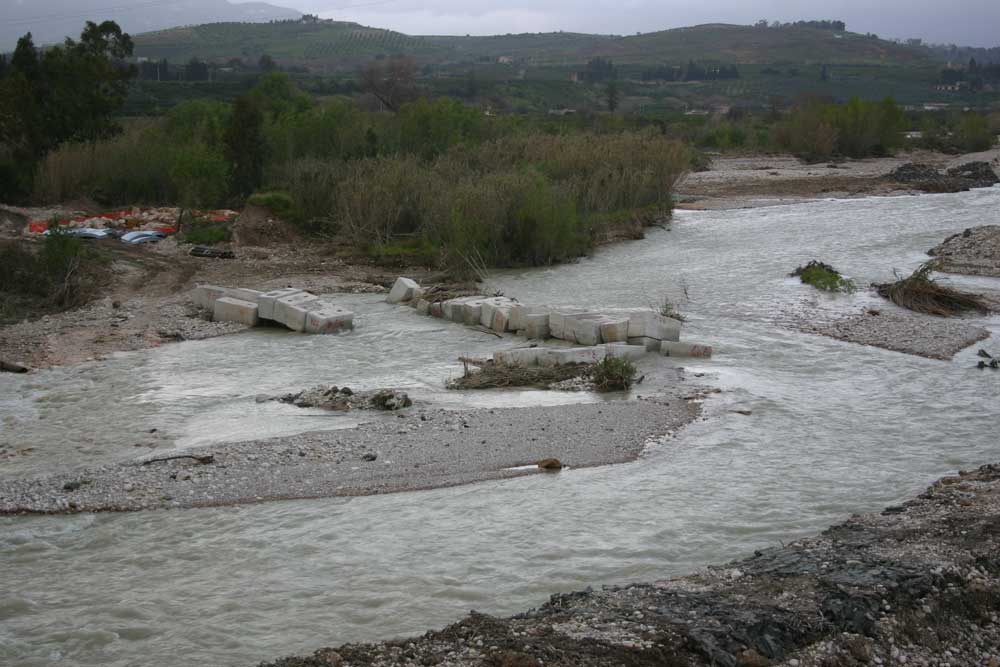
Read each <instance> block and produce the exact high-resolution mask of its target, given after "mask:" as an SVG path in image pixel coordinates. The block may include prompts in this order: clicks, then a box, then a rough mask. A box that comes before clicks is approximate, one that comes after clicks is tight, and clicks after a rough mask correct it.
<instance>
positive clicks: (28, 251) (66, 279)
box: [0, 231, 107, 321]
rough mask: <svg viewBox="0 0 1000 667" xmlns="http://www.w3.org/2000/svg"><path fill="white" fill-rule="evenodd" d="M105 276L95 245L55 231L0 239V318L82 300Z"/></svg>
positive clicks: (90, 295) (89, 296)
mask: <svg viewBox="0 0 1000 667" xmlns="http://www.w3.org/2000/svg"><path fill="white" fill-rule="evenodd" d="M106 277H107V262H106V261H105V260H104V259H103V258H102V257H101V255H100V254H99V253H98V252H97V251H95V250H93V249H91V248H87V247H85V246H84V244H83V242H82V241H81V240H80V239H77V238H73V237H70V236H67V235H65V234H61V233H58V232H57V231H53V232H52V233H50V234H49V235H48V236H46V237H45V239H44V240H43V241H41V242H38V241H35V240H28V239H17V240H12V241H6V242H0V321H4V320H10V321H13V320H16V319H19V318H21V317H24V316H26V315H33V314H35V315H37V314H41V313H44V312H50V311H59V310H65V309H68V308H75V307H77V306H81V305H84V304H85V303H87V302H88V301H90V300H91V299H92V298H93V297H94V295H95V294H96V292H97V290H98V288H99V287H100V285H101V284H102V283H103V282H104V281H105V279H106Z"/></svg>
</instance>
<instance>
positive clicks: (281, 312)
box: [273, 292, 323, 331]
mask: <svg viewBox="0 0 1000 667" xmlns="http://www.w3.org/2000/svg"><path fill="white" fill-rule="evenodd" d="M321 303H323V302H322V301H320V298H319V297H318V296H316V295H315V294H310V293H309V292H299V293H298V294H291V295H289V296H284V297H281V298H280V299H278V300H277V301H275V302H274V313H273V314H274V318H273V319H274V321H275V322H280V323H281V324H284V325H285V326H286V327H288V328H289V329H291V330H292V331H302V330H303V329H304V328H305V326H306V313H308V312H309V311H310V310H311V309H313V308H317V307H318V306H319V305H320V304H321Z"/></svg>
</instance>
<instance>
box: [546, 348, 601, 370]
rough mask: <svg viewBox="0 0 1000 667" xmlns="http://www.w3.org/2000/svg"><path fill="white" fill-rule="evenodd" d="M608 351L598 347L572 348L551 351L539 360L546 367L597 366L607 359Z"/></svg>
mask: <svg viewBox="0 0 1000 667" xmlns="http://www.w3.org/2000/svg"><path fill="white" fill-rule="evenodd" d="M607 354H608V351H607V349H606V348H605V347H604V346H603V345H600V346H597V347H570V348H565V349H562V350H560V349H550V350H548V351H547V352H546V354H545V355H544V356H542V357H540V358H539V363H541V364H542V365H545V366H565V365H566V364H596V363H597V362H599V361H601V360H602V359H604V357H606V356H607Z"/></svg>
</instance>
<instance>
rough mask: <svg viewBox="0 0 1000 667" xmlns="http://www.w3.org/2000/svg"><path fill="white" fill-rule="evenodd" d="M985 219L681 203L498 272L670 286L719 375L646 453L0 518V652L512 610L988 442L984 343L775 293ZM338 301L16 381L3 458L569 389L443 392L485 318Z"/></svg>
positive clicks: (937, 202) (255, 657)
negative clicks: (128, 510) (374, 401)
mask: <svg viewBox="0 0 1000 667" xmlns="http://www.w3.org/2000/svg"><path fill="white" fill-rule="evenodd" d="M998 223H1000V188H994V189H991V190H979V191H974V192H971V193H963V194H957V195H934V196H929V195H928V196H921V197H911V198H892V199H865V200H854V201H829V202H817V203H811V204H803V205H797V206H787V207H776V208H766V209H756V210H743V211H721V212H679V213H678V214H677V218H676V222H675V224H674V227H673V230H672V231H656V232H653V233H651V234H649V236H648V238H647V239H645V240H643V241H637V242H633V243H627V244H622V245H617V246H614V247H611V248H607V249H604V250H602V251H600V252H598V253H597V254H596V255H595V256H594V257H593V258H590V259H587V260H584V261H581V262H579V263H577V264H574V265H570V266H562V267H557V268H553V269H549V270H533V271H520V272H505V273H502V274H499V275H497V276H495V277H494V280H493V283H495V285H496V286H497V287H500V288H502V289H503V290H504V291H505V293H506V294H508V295H514V296H517V297H519V298H520V299H521V300H523V301H526V302H535V303H548V304H552V305H556V304H559V305H577V306H585V307H589V308H596V309H603V310H607V311H611V310H615V309H620V308H622V309H623V308H630V307H636V306H647V305H650V304H651V303H655V302H657V301H659V300H660V299H661V297H662V296H663V294H664V293H667V292H672V293H676V292H677V291H678V289H679V286H680V285H681V284H682V283H683V284H684V285H686V286H687V288H688V292H689V295H690V299H691V301H690V303H689V304H688V305H687V306H685V308H684V310H685V312H686V314H687V315H688V316H689V322H688V325H687V327H686V329H685V336H686V337H687V338H690V339H694V340H698V341H704V342H708V343H711V344H713V345H714V346H715V347H716V349H717V355H716V358H715V359H713V360H710V361H698V362H696V363H690V364H688V370H689V371H691V372H693V373H700V372H704V373H706V374H707V376H706V377H705V378H704V381H707V382H710V383H712V384H714V385H716V386H718V387H719V388H721V389H722V390H723V393H722V394H720V395H718V396H717V397H714V398H712V399H710V400H709V402H708V403H707V414H708V416H709V419H707V420H705V421H701V422H698V423H696V424H694V425H692V426H691V427H689V428H688V429H687V430H686V431H685V432H684V433H683V434H682V435H681V436H680V437H679V438H676V439H673V440H670V441H669V442H668V443H664V444H663V445H661V446H658V447H655V448H653V449H652V450H651V451H649V452H648V453H647V454H646V455H645V456H644V457H643V458H642V459H641V460H640V461H639V462H637V463H634V464H629V465H622V466H614V467H607V468H600V469H588V470H577V471H570V472H568V473H564V474H562V475H557V476H532V477H528V478H521V479H516V480H507V481H500V482H489V483H484V484H478V485H473V486H466V487H460V488H453V489H441V490H435V491H426V492H420V493H412V494H401V495H391V496H381V497H370V498H354V499H330V500H318V501H302V502H298V501H296V502H281V503H269V504H262V505H256V506H247V507H238V508H223V509H208V510H188V511H162V512H148V513H140V514H125V515H99V516H90V515H80V516H71V517H31V518H5V519H0V573H2V574H0V664H4V665H7V664H11V665H25V666H33V665H53V664H56V665H108V666H125V665H136V664H142V665H156V666H160V667H173V666H177V667H180V666H182V665H190V664H211V665H251V664H255V663H256V662H257V661H259V660H262V659H265V658H274V657H278V656H280V655H283V654H288V653H293V652H295V653H302V652H305V651H308V650H311V649H314V648H317V647H319V646H324V645H331V644H338V643H342V642H346V641H366V640H377V639H383V638H389V637H394V636H399V635H403V634H409V633H419V632H422V631H423V630H425V629H427V628H429V627H434V626H442V625H445V624H447V623H448V622H451V621H453V620H456V619H457V618H458V617H459V616H461V615H462V614H463V613H464V612H466V611H467V610H469V609H477V610H480V611H483V612H487V613H494V614H506V613H512V612H516V611H520V610H524V609H526V608H528V607H531V606H536V605H537V604H539V603H541V602H542V601H544V599H545V598H546V596H547V595H548V594H550V593H553V592H556V591H567V590H573V589H578V588H582V587H584V586H587V585H600V584H602V583H612V582H614V583H621V582H626V581H638V580H651V579H655V578H661V577H665V576H669V575H675V574H681V573H684V572H687V571H691V570H694V569H696V568H698V567H700V566H702V565H704V564H707V563H720V562H724V561H726V560H729V559H732V558H736V557H739V556H742V555H745V554H747V553H749V552H752V551H753V550H754V549H757V548H761V547H765V546H770V545H774V544H777V543H778V541H779V540H781V541H787V540H789V539H792V538H794V537H798V536H802V535H805V534H808V533H812V532H816V531H818V530H820V529H822V528H824V527H825V526H827V525H829V524H831V523H833V522H836V521H838V520H842V519H843V518H845V517H846V516H848V515H849V514H851V513H854V512H860V511H870V510H874V509H877V508H880V507H882V506H884V505H886V504H890V503H893V502H896V501H898V500H900V499H902V498H904V497H906V496H908V495H911V494H913V493H914V492H916V491H918V490H920V489H921V488H922V487H924V486H925V485H926V484H927V483H929V482H930V481H931V480H933V479H934V478H936V477H938V476H940V475H942V474H944V473H947V472H949V471H953V470H955V469H957V468H962V467H973V466H976V465H979V464H981V463H986V462H989V461H996V460H998V459H1000V444H998V442H997V439H996V434H995V412H994V411H995V406H996V400H997V397H998V396H1000V373H997V372H990V371H980V370H977V369H975V368H974V366H975V361H976V358H975V356H974V354H975V348H970V349H968V350H965V351H963V352H962V353H960V354H959V355H958V356H957V357H956V358H955V359H954V360H953V361H952V362H941V361H932V360H927V359H922V358H918V357H913V356H908V355H903V354H899V353H894V352H888V351H885V350H879V349H874V348H867V347H862V346H858V345H852V344H849V343H843V342H838V341H835V340H831V339H827V338H822V337H817V336H809V335H805V334H802V333H798V332H796V331H794V330H792V329H791V328H789V327H788V326H787V322H788V319H789V313H790V312H794V311H797V310H801V309H802V308H808V307H811V306H814V305H816V306H820V307H823V308H825V309H832V310H838V309H857V308H858V307H859V305H862V304H866V303H868V302H871V303H876V299H875V298H874V297H871V296H867V295H864V294H859V295H857V296H854V297H833V296H828V295H823V294H819V293H816V292H814V291H813V290H812V289H811V288H807V287H804V286H802V285H800V284H798V283H797V282H796V281H794V280H791V279H788V278H787V277H786V275H787V273H788V272H789V271H790V270H791V269H793V268H794V267H795V266H797V265H799V264H802V263H805V262H806V261H808V260H810V259H813V258H817V259H821V260H823V261H826V262H828V263H831V264H833V265H835V266H837V267H838V268H840V269H841V271H843V272H844V273H846V274H848V275H850V276H852V277H854V278H855V279H856V280H857V282H858V284H859V285H864V284H867V283H869V282H871V281H873V280H885V279H887V278H889V277H891V271H892V269H893V268H897V269H900V270H903V271H907V270H911V269H912V268H914V267H915V266H916V265H917V264H919V263H920V262H921V261H922V260H923V259H925V256H924V254H923V253H924V251H925V250H926V249H927V248H930V247H932V246H933V245H935V244H936V243H938V242H939V241H940V240H941V239H943V238H944V237H945V236H946V235H948V234H951V233H954V232H958V231H961V230H962V229H964V228H966V227H969V226H973V225H979V224H998ZM956 281H957V282H959V283H973V284H976V285H979V286H985V287H992V288H1000V281H994V280H988V279H956ZM352 298H353V299H354V300H355V301H354V305H355V306H356V308H357V309H358V312H359V313H363V316H362V317H361V318H360V319H359V322H358V323H359V328H358V331H357V332H356V333H354V334H350V335H348V336H343V337H332V338H329V337H327V338H321V337H301V336H299V337H296V336H289V335H287V334H286V335H282V334H278V333H276V332H253V333H251V334H247V335H243V336H240V337H238V338H233V337H229V338H222V339H218V340H213V341H205V342H200V343H185V344H181V345H175V346H169V347H165V348H163V349H160V350H155V351H152V352H148V353H143V354H127V355H121V356H119V357H116V358H115V359H112V360H110V361H108V362H103V363H100V364H86V365H81V366H75V367H71V368H64V369H58V370H53V371H48V372H45V373H40V374H37V375H33V376H29V377H28V378H24V379H20V378H14V379H13V380H8V379H7V378H5V379H4V384H3V385H0V418H2V419H3V421H2V423H0V425H2V433H0V444H3V443H6V444H7V445H8V446H10V447H15V448H17V447H26V446H33V447H35V451H32V452H30V453H29V455H27V456H24V457H19V458H18V459H15V460H14V461H8V462H5V463H4V464H3V466H4V468H3V471H2V473H0V474H4V475H15V474H25V473H30V472H37V471H39V470H41V469H51V468H52V467H54V466H55V467H58V466H62V465H67V466H69V465H73V464H75V463H79V462H81V461H98V462H103V461H113V460H120V459H122V458H125V457H128V456H133V455H135V453H136V452H146V451H148V448H150V447H153V446H155V447H157V448H158V449H159V448H166V447H184V446H190V445H193V444H199V443H205V442H211V441H217V440H231V439H242V438H246V437H250V436H253V437H258V436H260V435H280V434H283V433H291V432H296V431H303V430H311V429H316V428H333V427H343V426H350V425H351V424H352V422H350V421H349V420H348V419H347V418H345V417H327V416H323V415H321V414H319V413H312V412H307V413H305V414H303V413H302V412H296V411H295V410H293V409H290V408H288V407H287V406H276V405H271V404H264V405H256V404H255V403H254V402H253V400H252V397H253V395H254V394H256V393H275V392H279V391H283V390H289V389H294V388H302V387H306V386H309V385H310V384H314V383H319V382H331V381H332V382H336V383H338V384H350V385H351V386H352V387H359V388H368V387H378V386H384V385H397V386H400V385H401V386H405V387H407V388H408V389H409V390H410V391H411V393H413V394H415V395H417V396H418V397H420V398H422V399H423V400H425V401H428V402H431V403H435V404H449V403H450V404H452V405H466V406H468V405H475V404H482V405H487V404H488V405H526V404H534V403H537V402H539V401H542V400H548V401H561V400H562V401H568V400H580V399H581V397H580V396H560V395H546V394H542V393H539V392H512V393H509V394H507V393H488V394H483V395H478V396H475V397H468V396H460V395H452V394H446V393H445V392H443V391H441V389H440V386H441V383H442V381H443V380H444V379H445V378H446V377H448V376H449V375H452V374H454V373H456V372H457V370H456V367H455V365H454V362H453V361H452V360H453V359H454V358H455V357H456V356H457V355H458V354H463V353H464V354H485V353H487V352H489V351H491V350H493V349H495V348H496V347H497V341H496V340H495V339H490V338H489V337H486V336H483V335H481V334H476V333H473V332H470V331H467V330H465V329H463V328H461V327H457V326H452V325H448V324H445V323H441V322H438V321H434V320H429V319H423V318H419V317H417V316H416V315H415V314H413V313H412V311H409V310H407V309H401V308H391V307H388V306H385V305H383V304H380V303H378V302H377V300H375V299H373V298H371V297H352ZM883 307H884V306H883ZM982 323H983V324H984V325H985V326H987V327H988V328H990V330H991V331H992V332H993V334H994V335H993V337H992V338H991V339H989V340H987V341H985V342H984V343H983V346H984V347H992V348H993V349H994V350H997V351H1000V346H998V340H1000V336H998V335H997V334H998V332H1000V319H998V318H992V319H986V320H983V321H982ZM246 359H254V360H255V362H254V363H253V364H247V363H245V361H246ZM647 363H653V364H669V363H672V362H671V361H670V360H665V359H659V358H657V359H653V360H652V361H651V362H647ZM734 407H739V408H741V409H742V408H745V409H750V410H752V411H753V414H752V415H751V416H749V417H747V416H742V415H736V414H733V413H732V412H731V409H733V408H734ZM152 428H156V429H158V430H157V432H156V433H154V434H150V433H149V430H150V429H152ZM137 446H138V447H137Z"/></svg>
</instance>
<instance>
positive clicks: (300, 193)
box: [266, 159, 347, 232]
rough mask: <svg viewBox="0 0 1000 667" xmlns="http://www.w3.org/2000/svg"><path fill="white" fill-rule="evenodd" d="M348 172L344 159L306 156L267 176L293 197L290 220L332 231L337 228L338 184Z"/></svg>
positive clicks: (315, 229) (279, 188)
mask: <svg viewBox="0 0 1000 667" xmlns="http://www.w3.org/2000/svg"><path fill="white" fill-rule="evenodd" d="M346 172H347V169H346V166H345V164H344V163H341V162H324V161H321V160H316V159H304V160H296V161H294V162H290V163H288V164H285V165H282V166H280V167H277V168H275V169H273V170H272V171H271V172H270V174H269V175H268V177H267V179H266V180H267V183H268V185H269V186H270V187H272V188H276V189H278V190H280V191H281V192H284V193H288V196H289V197H291V199H292V202H293V208H292V210H291V212H290V214H289V221H290V222H293V223H295V224H298V225H300V226H302V227H303V228H304V229H306V230H307V231H312V232H332V231H336V229H337V227H336V225H335V223H334V218H335V216H336V213H337V187H338V185H339V184H340V181H341V180H342V179H343V178H344V174H345V173H346ZM279 215H282V214H280V213H279Z"/></svg>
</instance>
